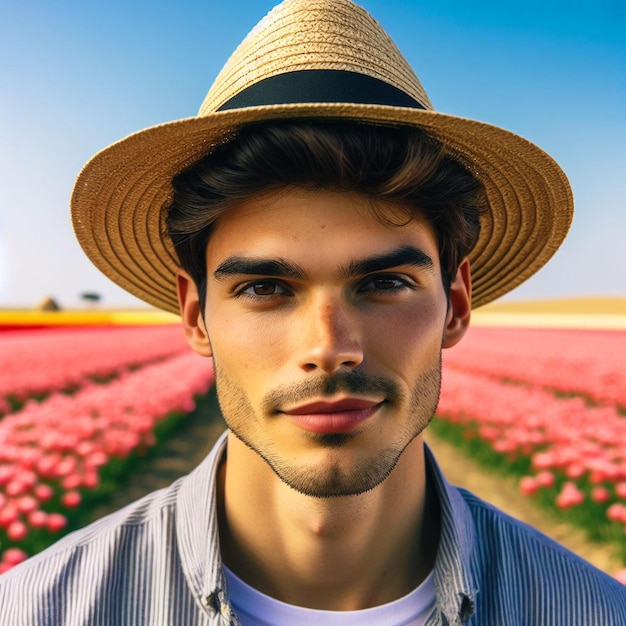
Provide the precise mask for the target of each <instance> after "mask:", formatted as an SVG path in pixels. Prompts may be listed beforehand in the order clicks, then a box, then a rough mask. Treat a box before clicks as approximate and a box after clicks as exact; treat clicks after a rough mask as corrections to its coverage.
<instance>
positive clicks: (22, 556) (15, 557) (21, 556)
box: [2, 548, 28, 566]
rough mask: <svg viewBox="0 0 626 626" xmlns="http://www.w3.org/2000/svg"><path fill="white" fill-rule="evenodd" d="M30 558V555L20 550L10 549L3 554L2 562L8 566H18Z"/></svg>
mask: <svg viewBox="0 0 626 626" xmlns="http://www.w3.org/2000/svg"><path fill="white" fill-rule="evenodd" d="M27 558H28V554H26V552H24V551H23V550H20V549H19V548H8V549H7V550H5V551H4V553H3V554H2V562H3V563H6V564H8V565H11V566H13V565H17V564H18V563H21V562H22V561H25V560H26V559H27Z"/></svg>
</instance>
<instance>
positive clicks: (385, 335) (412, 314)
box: [364, 306, 445, 376]
mask: <svg viewBox="0 0 626 626" xmlns="http://www.w3.org/2000/svg"><path fill="white" fill-rule="evenodd" d="M444 323H445V319H444V316H443V314H442V312H441V310H440V308H439V307H428V306H425V307H419V308H417V307H407V308H406V309H398V310H395V311H393V312H391V311H390V312H388V314H387V315H385V316H384V318H382V319H381V318H380V317H378V318H376V319H371V320H368V322H367V324H366V328H365V332H364V336H365V337H367V340H366V344H367V345H366V352H369V353H370V357H374V355H378V357H379V358H380V359H381V360H382V361H383V362H384V363H385V365H386V366H388V367H389V368H390V369H392V370H395V371H397V372H406V373H408V374H409V375H410V376H412V375H414V374H415V370H416V369H419V368H420V367H422V366H425V365H426V364H427V363H428V364H430V362H431V359H432V357H433V355H437V358H438V355H439V352H440V351H441V342H442V337H443V327H444Z"/></svg>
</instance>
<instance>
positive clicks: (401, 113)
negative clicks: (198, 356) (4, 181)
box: [71, 0, 573, 313]
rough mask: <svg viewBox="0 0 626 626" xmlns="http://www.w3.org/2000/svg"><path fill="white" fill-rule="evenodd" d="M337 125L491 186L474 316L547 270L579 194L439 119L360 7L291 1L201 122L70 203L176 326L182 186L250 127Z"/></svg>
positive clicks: (186, 123) (95, 172) (107, 170)
mask: <svg viewBox="0 0 626 626" xmlns="http://www.w3.org/2000/svg"><path fill="white" fill-rule="evenodd" d="M284 118H318V119H319V118H323V119H327V118H332V119H345V120H357V121H361V122H372V123H376V124H393V125H398V124H400V125H407V124H408V125H411V126H420V127H422V128H424V129H425V130H426V131H428V132H429V133H431V134H432V135H433V136H435V137H436V138H437V139H439V140H440V141H441V142H442V143H443V144H444V145H446V146H447V147H448V149H449V150H450V152H451V153H452V154H454V155H455V156H456V157H457V158H458V159H459V160H460V161H462V162H463V163H464V164H465V165H466V166H467V167H468V168H469V169H470V170H471V171H472V172H473V173H474V174H475V176H477V177H478V178H479V179H480V181H481V182H482V183H483V185H484V187H485V190H486V194H487V199H488V203H489V207H490V211H489V212H488V214H487V215H486V216H485V217H484V219H483V221H482V226H481V234H480V237H479V240H478V242H477V244H476V246H475V247H474V249H473V250H472V252H471V254H470V260H471V264H472V280H473V302H472V303H473V306H474V307H476V306H480V305H482V304H485V303H487V302H489V301H491V300H493V299H495V298H497V297H499V296H501V295H502V294H504V293H506V292H508V291H510V290H511V289H513V288H514V287H516V286H517V285H519V284H520V283H521V282H523V281H524V280H526V279H527V278H528V277H529V276H531V275H532V274H534V273H535V272H536V271H537V270H538V269H539V268H540V267H542V266H543V265H544V264H545V263H546V262H547V261H548V259H549V258H550V257H551V256H552V255H553V254H554V252H555V251H556V249H557V248H558V247H559V245H560V244H561V242H562V241H563V239H564V238H565V235H566V233H567V231H568V229H569V225H570V223H571V219H572V215H573V200H572V193H571V190H570V186H569V183H568V181H567V178H566V177H565V174H564V173H563V172H562V170H561V169H560V168H559V166H558V165H557V164H556V163H555V162H554V161H553V160H552V158H551V157H549V156H548V155H547V154H546V153H545V152H543V151H542V150H540V149H539V148H537V147H536V146H535V145H533V144H531V143H530V142H528V141H526V140H525V139H522V138H521V137H519V136H517V135H514V134H513V133H510V132H508V131H506V130H503V129H501V128H497V127H495V126H491V125H488V124H484V123H481V122H476V121H473V120H467V119H463V118H459V117H454V116H451V115H445V114H442V113H438V112H435V111H433V107H432V105H431V103H430V100H429V99H428V96H427V95H426V92H425V91H424V89H423V87H422V85H421V83H420V81H419V79H418V78H417V76H416V75H415V73H414V72H413V70H412V69H411V67H410V66H409V64H408V63H407V61H406V60H405V59H404V58H403V57H402V55H401V54H400V52H399V51H398V49H397V48H396V46H395V44H394V43H393V41H392V40H391V39H390V37H389V36H388V35H387V34H386V33H385V32H384V30H383V29H382V28H381V26H380V25H379V24H378V23H377V22H376V21H375V20H374V19H373V18H372V17H371V16H370V15H369V14H368V13H367V12H366V11H365V10H363V9H362V8H360V7H358V6H357V5H355V4H353V3H352V2H351V1H350V0H285V2H283V3H282V4H280V5H279V6H277V7H275V8H274V9H273V10H272V11H271V12H270V13H269V14H268V15H267V16H266V17H265V18H264V19H263V20H261V22H259V24H257V26H256V27H255V28H254V29H253V30H252V31H251V32H250V34H249V35H248V36H247V37H246V38H245V39H244V41H243V42H242V43H241V44H240V45H239V47H238V48H237V49H236V50H235V52H234V53H233V55H232V56H231V58H230V59H229V60H228V62H227V63H226V65H225V66H224V68H223V69H222V71H221V73H220V74H219V76H218V77H217V79H216V80H215V82H214V84H213V86H212V87H211V89H210V90H209V92H208V94H207V96H206V98H205V100H204V102H203V103H202V106H201V107H200V111H199V113H198V115H197V117H194V118H188V119H183V120H178V121H174V122H170V123H167V124H162V125H159V126H154V127H152V128H148V129H146V130H143V131H141V132H138V133H136V134H133V135H130V136H129V137H126V138H125V139H122V140H121V141H119V142H117V143H115V144H113V145H111V146H109V147H108V148H106V149H104V150H103V151H101V152H99V153H98V154H96V155H95V156H94V157H93V158H92V159H91V160H90V161H89V162H88V163H87V165H86V166H85V167H84V168H83V170H82V172H81V173H80V175H79V176H78V179H77V181H76V185H75V187H74V192H73V194H72V202H71V205H72V220H73V223H74V229H75V232H76V236H77V237H78V240H79V242H80V244H81V245H82V247H83V249H84V250H85V252H86V254H87V256H88V257H89V258H90V259H91V260H92V262H93V263H94V264H95V265H96V266H97V267H98V268H99V269H100V270H101V271H102V272H104V274H106V275H107V276H108V277H109V278H111V279H112V280H113V281H114V282H116V283H117V284H118V285H120V286H121V287H123V288H124V289H126V290H127V291H129V292H130V293H132V294H134V295H136V296H138V297H139V298H141V299H142V300H144V301H146V302H148V303H150V304H153V305H155V306H157V307H159V308H162V309H165V310H167V311H172V312H175V313H178V304H177V297H176V289H175V280H174V273H175V271H176V269H177V267H178V261H177V257H176V254H175V252H174V249H173V246H172V243H171V241H170V240H169V237H167V236H166V235H163V233H164V215H163V211H162V209H163V207H164V206H167V205H168V204H169V203H170V201H171V195H172V188H171V179H172V177H173V176H174V175H176V174H177V173H178V172H180V171H181V170H182V169H184V168H185V167H187V166H189V165H191V164H192V163H194V162H195V161H197V160H198V159H199V158H200V157H202V156H203V155H205V154H207V153H208V152H210V151H211V150H212V149H214V148H215V146H217V145H219V144H221V143H223V142H225V141H227V140H228V139H229V138H230V137H232V136H233V135H234V134H235V133H236V131H237V129H238V128H240V127H241V126H242V125H244V124H247V123H250V122H258V121H262V120H276V119H284Z"/></svg>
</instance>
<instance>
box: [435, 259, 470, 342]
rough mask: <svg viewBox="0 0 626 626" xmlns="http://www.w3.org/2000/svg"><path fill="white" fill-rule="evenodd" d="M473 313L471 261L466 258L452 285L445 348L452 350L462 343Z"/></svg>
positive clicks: (445, 330)
mask: <svg viewBox="0 0 626 626" xmlns="http://www.w3.org/2000/svg"><path fill="white" fill-rule="evenodd" d="M471 312H472V277H471V274H470V263H469V260H468V259H467V258H465V259H463V262H462V263H461V265H460V266H459V269H458V270H457V273H456V277H455V278H454V280H453V281H452V284H451V285H450V295H449V302H448V312H447V315H446V327H445V329H444V333H443V344H442V347H443V348H451V347H452V346H454V345H456V344H457V343H458V342H459V341H461V339H462V338H463V336H464V335H465V333H466V331H467V329H468V328H469V323H470V317H471Z"/></svg>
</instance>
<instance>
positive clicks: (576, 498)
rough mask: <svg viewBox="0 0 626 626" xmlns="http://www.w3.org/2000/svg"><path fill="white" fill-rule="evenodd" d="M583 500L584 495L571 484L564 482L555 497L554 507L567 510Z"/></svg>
mask: <svg viewBox="0 0 626 626" xmlns="http://www.w3.org/2000/svg"><path fill="white" fill-rule="evenodd" d="M584 500H585V495H584V494H583V492H582V491H580V489H578V487H576V485H575V484H574V483H572V482H566V483H565V484H564V485H563V488H562V489H561V492H560V493H559V495H558V496H557V497H556V505H557V506H558V507H559V508H560V509H568V508H570V507H572V506H577V505H579V504H581V503H582V502H583V501H584Z"/></svg>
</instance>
